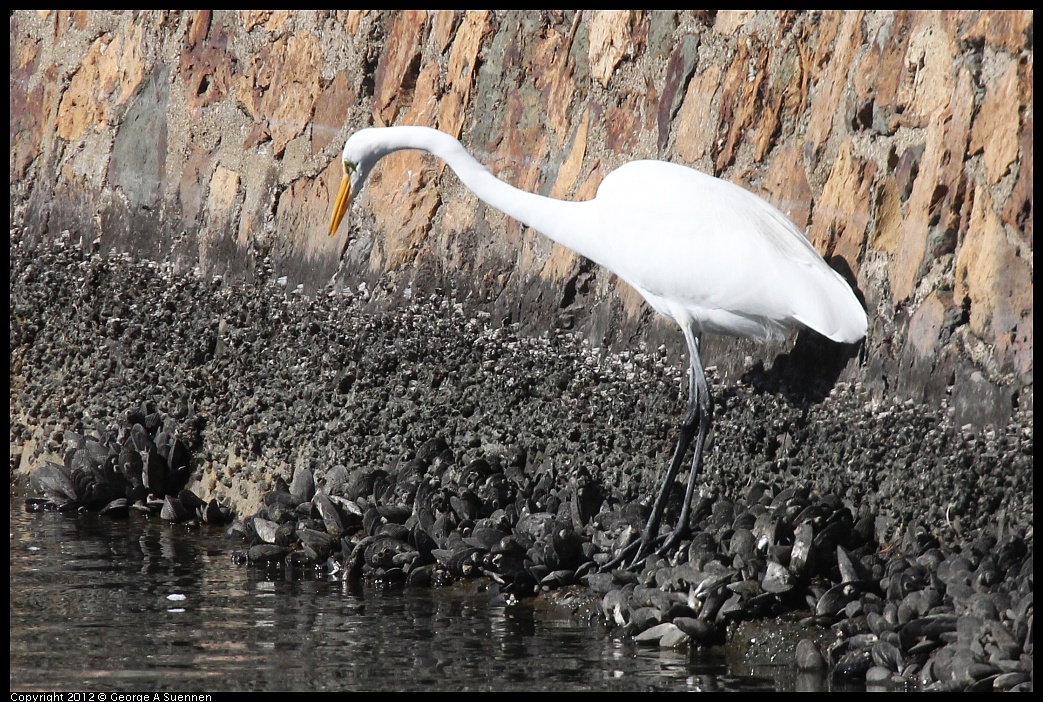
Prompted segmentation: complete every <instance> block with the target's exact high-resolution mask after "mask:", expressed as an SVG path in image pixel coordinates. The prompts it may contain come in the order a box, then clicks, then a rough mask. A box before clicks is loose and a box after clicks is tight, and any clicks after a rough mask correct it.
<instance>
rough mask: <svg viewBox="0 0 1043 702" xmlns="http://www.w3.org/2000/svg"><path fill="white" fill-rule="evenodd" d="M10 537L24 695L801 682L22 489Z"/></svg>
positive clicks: (15, 661)
mask: <svg viewBox="0 0 1043 702" xmlns="http://www.w3.org/2000/svg"><path fill="white" fill-rule="evenodd" d="M10 534H11V538H10V562H11V661H10V662H11V668H10V675H11V679H10V682H11V690H12V691H16V690H48V691H50V690H53V691H74V690H95V691H141V690H148V691H153V690H155V691H169V692H189V691H204V692H215V691H227V690H406V689H429V690H552V689H553V690H650V689H654V690H715V689H729V690H748V689H760V690H781V689H792V688H791V687H790V684H788V683H786V682H785V681H784V680H781V679H776V680H773V679H771V678H770V677H763V676H760V675H748V674H742V675H735V674H732V673H730V672H729V670H728V667H727V665H726V663H725V660H724V656H723V655H721V654H720V653H706V652H698V651H696V652H688V651H672V650H668V651H660V650H659V649H647V648H641V647H638V646H635V645H634V644H632V643H630V642H626V641H623V640H621V639H619V638H616V637H613V636H612V635H611V632H610V631H608V630H607V629H605V628H604V627H602V626H601V625H599V624H596V623H595V624H588V623H587V622H585V621H581V620H579V619H578V618H576V617H574V616H572V615H571V614H570V613H568V612H566V611H563V610H561V609H558V608H554V607H550V606H548V605H547V604H546V602H545V601H544V600H543V599H542V598H537V599H534V600H530V601H525V602H523V603H521V604H516V605H508V604H506V603H505V602H503V601H502V599H500V598H497V597H496V596H495V594H494V593H493V592H490V591H489V590H487V589H484V588H481V587H473V586H463V585H457V586H453V587H441V588H426V589H398V588H396V589H393V590H388V591H382V590H379V589H375V588H366V589H364V590H362V591H361V592H351V591H349V590H348V589H346V587H345V584H344V583H342V582H339V581H335V580H330V579H325V578H323V579H316V578H314V577H312V578H308V579H304V578H300V577H298V578H296V579H294V578H288V577H287V576H286V575H285V574H283V573H281V572H279V571H276V570H273V571H267V570H261V569H256V568H247V567H245V566H238V565H235V564H233V563H232V562H231V554H232V552H233V551H235V550H237V549H239V548H241V547H242V546H241V544H238V543H236V542H230V541H227V540H225V539H224V538H223V532H222V531H221V530H210V529H206V528H204V529H195V530H188V529H186V528H184V527H181V526H172V525H170V524H167V523H165V522H162V521H160V520H158V519H156V520H148V519H144V518H142V517H140V516H137V515H135V516H132V517H131V518H130V519H127V520H112V519H107V518H100V517H97V516H94V515H87V514H82V515H76V516H63V515H59V514H55V513H42V514H30V513H27V512H25V510H24V508H23V503H22V500H21V499H19V498H17V497H12V506H11V528H10ZM779 672H780V673H783V672H784V671H781V670H780V671H779Z"/></svg>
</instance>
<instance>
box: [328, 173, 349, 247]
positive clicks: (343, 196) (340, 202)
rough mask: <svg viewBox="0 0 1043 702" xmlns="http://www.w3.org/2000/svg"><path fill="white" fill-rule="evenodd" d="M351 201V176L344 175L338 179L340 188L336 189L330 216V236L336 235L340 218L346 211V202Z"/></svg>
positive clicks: (342, 217)
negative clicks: (335, 198)
mask: <svg viewBox="0 0 1043 702" xmlns="http://www.w3.org/2000/svg"><path fill="white" fill-rule="evenodd" d="M349 202H351V177H350V176H347V175H346V176H344V177H343V178H341V181H340V190H338V191H337V200H336V202H334V203H333V216H332V217H331V218H330V236H336V234H337V228H338V227H339V226H340V220H342V219H344V214H345V213H346V212H347V211H348V203H349Z"/></svg>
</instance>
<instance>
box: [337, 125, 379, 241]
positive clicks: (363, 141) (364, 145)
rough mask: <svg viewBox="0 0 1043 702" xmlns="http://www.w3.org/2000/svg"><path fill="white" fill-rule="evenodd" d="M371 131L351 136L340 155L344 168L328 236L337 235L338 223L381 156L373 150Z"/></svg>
mask: <svg viewBox="0 0 1043 702" xmlns="http://www.w3.org/2000/svg"><path fill="white" fill-rule="evenodd" d="M371 131H372V130H368V129H362V130H359V131H357V132H355V133H354V134H352V135H351V136H350V137H349V138H348V141H347V142H346V143H345V144H344V152H343V153H342V154H341V157H340V161H341V166H342V167H343V168H344V176H343V177H342V178H341V181H340V189H339V190H338V191H337V199H336V201H335V202H334V204H333V216H332V217H331V218H330V236H334V235H335V234H336V233H337V228H338V227H340V221H341V220H342V219H344V215H345V213H347V211H348V208H349V207H351V202H352V200H354V199H355V196H356V195H357V194H358V192H359V190H361V189H362V185H363V184H364V183H365V182H366V177H367V176H369V172H370V170H371V169H372V168H373V164H375V163H376V162H377V160H378V159H379V158H380V156H382V155H383V154H382V153H379V151H378V150H377V149H375V148H374V143H373V139H371V138H370V132H371Z"/></svg>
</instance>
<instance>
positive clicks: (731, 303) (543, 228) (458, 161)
mask: <svg viewBox="0 0 1043 702" xmlns="http://www.w3.org/2000/svg"><path fill="white" fill-rule="evenodd" d="M402 149H419V150H421V151H426V152H428V153H431V154H434V155H435V156H437V157H438V158H440V159H442V160H443V161H445V162H446V163H447V164H448V165H449V167H450V168H452V169H453V171H454V172H455V173H456V175H457V176H458V177H459V178H460V180H461V181H463V184H464V185H466V186H467V187H468V188H469V189H470V190H471V191H472V192H473V193H474V194H475V195H477V196H478V197H479V198H480V199H481V200H482V201H483V202H485V203H486V204H488V205H490V206H492V207H495V208H496V209H498V210H501V211H502V212H504V213H505V214H507V215H509V216H511V217H513V218H514V219H516V220H518V221H519V222H522V223H523V224H525V225H527V226H529V227H531V228H533V229H535V230H536V231H538V232H540V233H542V234H544V235H545V236H547V237H550V238H551V239H552V240H554V241H556V242H557V243H559V244H561V245H562V246H566V247H568V248H570V249H572V250H573V251H575V252H576V253H578V254H580V255H582V256H585V257H587V258H589V259H591V260H592V261H594V262H596V263H598V264H600V265H602V266H604V267H605V268H607V269H608V270H610V271H612V272H613V273H615V274H616V275H617V276H619V277H620V278H622V279H623V280H625V281H626V282H627V283H629V284H630V285H631V286H633V287H634V288H635V289H636V290H637V291H638V292H640V293H641V294H642V295H643V296H644V298H645V300H647V301H648V304H650V305H651V306H652V307H653V308H654V309H655V310H656V311H658V312H659V313H661V314H663V315H665V316H666V317H669V318H670V319H672V320H674V322H676V323H677V324H678V325H679V326H680V327H681V331H682V332H684V337H685V341H687V343H688V351H689V360H690V364H691V369H690V374H689V379H688V405H687V408H686V410H685V413H684V418H683V419H682V420H681V426H680V437H679V439H678V442H677V447H676V448H675V450H674V454H673V457H672V459H671V461H670V465H669V468H668V469H667V473H666V477H665V478H664V480H663V485H662V487H661V488H660V490H659V493H658V495H657V497H656V500H655V502H654V503H653V505H652V512H651V514H650V515H649V518H648V522H647V523H646V525H645V527H644V530H643V531H642V534H641V536H640V538H639V539H636V540H635V541H634V542H632V543H631V544H630V545H629V546H628V547H627V548H626V549H624V550H623V552H621V553H620V554H619V555H618V556H617V558H616V559H615V560H614V561H613V562H612V564H613V565H614V564H616V563H618V562H621V561H622V560H624V559H625V558H626V556H627V554H628V553H629V552H630V551H633V550H634V549H635V548H636V549H637V550H636V553H635V555H634V559H633V563H632V565H634V564H637V563H639V562H641V561H642V560H644V558H645V557H647V555H649V554H650V553H651V552H652V551H653V550H654V549H655V548H656V542H657V540H658V536H659V535H658V532H659V526H660V521H661V519H662V515H663V510H664V508H665V506H666V501H667V497H668V495H669V493H670V490H671V486H672V485H673V483H674V481H675V479H676V476H677V473H678V471H679V469H680V467H681V463H682V461H683V460H684V458H685V454H686V453H687V450H688V447H689V446H690V445H691V442H692V439H693V438H695V455H694V458H693V459H692V469H691V473H690V474H689V477H688V486H687V490H686V493H685V497H684V502H683V505H682V508H681V514H680V518H679V520H678V523H677V526H676V528H675V529H674V530H673V531H672V532H671V533H670V534H669V535H668V536H667V538H666V540H665V542H664V543H663V545H662V546H661V547H660V549H659V550H660V552H661V553H662V552H665V551H666V550H667V549H669V548H671V547H672V546H673V545H674V544H676V542H677V541H678V540H679V539H680V538H681V537H682V536H683V535H684V532H685V530H686V529H687V525H688V518H689V512H690V510H691V503H692V497H693V493H694V489H695V478H696V475H697V474H698V472H699V467H700V463H701V460H702V452H703V443H704V442H705V440H706V434H707V431H708V430H709V427H710V422H711V418H712V406H713V401H712V398H711V396H710V388H709V385H708V384H707V382H706V375H705V373H704V371H703V363H702V359H701V356H700V350H699V349H700V342H701V339H702V335H703V333H704V332H709V333H715V334H732V335H739V336H745V337H752V338H754V339H761V340H764V339H768V338H777V337H780V336H781V335H783V334H784V333H786V332H787V331H789V330H791V329H793V328H796V327H799V326H805V327H809V328H811V329H813V330H815V331H816V332H818V333H819V334H821V335H823V336H825V337H828V338H829V339H832V340H833V341H836V342H839V343H844V344H851V343H855V342H857V341H859V340H860V339H862V338H863V337H864V336H865V334H866V325H867V319H866V313H865V310H864V309H863V308H862V305H861V304H860V303H859V301H858V298H857V297H856V296H855V294H854V292H853V291H852V289H851V287H850V286H849V285H848V283H847V282H846V281H845V280H844V278H843V277H841V276H840V274H838V273H837V272H836V271H834V270H833V269H832V268H830V267H829V266H828V265H827V264H826V262H825V261H824V260H823V259H822V256H820V255H819V253H818V251H816V250H815V248H814V247H813V246H812V245H811V243H810V242H809V241H808V240H807V238H805V236H804V235H803V234H802V233H801V231H800V230H799V229H797V227H796V226H795V225H794V224H793V223H792V222H791V221H790V220H789V219H788V218H787V217H786V216H785V215H784V214H782V213H781V212H780V211H779V210H777V209H776V208H775V207H773V206H772V205H770V204H768V203H767V202H766V201H764V200H763V199H761V198H760V197H758V196H757V195H754V194H753V193H751V192H750V191H748V190H745V189H743V188H741V187H739V186H738V185H734V184H732V183H729V182H727V181H724V180H721V179H719V178H715V177H713V176H710V175H707V174H705V173H701V172H699V171H697V170H694V169H692V168H688V167H686V166H681V165H677V164H673V163H667V162H664V161H632V162H630V163H627V164H624V165H623V166H620V167H619V168H618V169H616V170H615V171H613V172H612V173H610V174H608V175H607V176H605V178H604V180H603V181H602V183H601V185H600V187H599V188H598V192H597V195H596V197H595V198H594V199H593V200H588V201H585V202H568V201H564V200H555V199H553V198H549V197H544V196H541V195H536V194H533V193H527V192H525V191H522V190H519V189H517V188H515V187H513V186H511V185H508V184H507V183H505V182H503V181H502V180H500V179H498V178H497V177H496V176H494V175H493V174H492V173H490V172H489V170H488V169H486V168H485V166H483V165H482V164H481V163H479V162H478V161H477V160H476V159H475V158H474V157H473V156H471V155H470V154H469V153H468V152H467V151H466V150H465V149H464V147H463V145H461V144H460V142H459V141H457V140H456V139H455V138H453V137H452V136H450V135H448V134H446V133H444V132H440V131H438V130H436V129H431V128H428V127H410V126H401V127H383V128H380V127H378V128H369V129H361V130H359V131H357V132H355V133H354V134H352V135H351V137H350V138H349V139H348V140H347V143H345V144H344V153H343V156H342V160H343V166H344V178H343V180H342V181H341V185H340V190H339V192H338V193H337V200H336V203H335V205H334V208H333V216H332V218H331V220H330V236H334V235H336V233H337V229H338V227H339V226H340V222H341V220H342V219H343V217H344V214H345V212H346V211H347V209H348V207H349V206H350V205H351V202H352V199H353V198H354V196H355V195H356V194H357V193H358V191H359V189H360V188H361V187H362V186H363V184H364V183H365V181H366V178H367V176H369V174H370V172H371V171H372V169H373V167H374V166H375V165H376V163H377V161H379V160H380V159H381V158H382V157H384V156H386V155H387V154H389V153H391V152H393V151H399V150H402Z"/></svg>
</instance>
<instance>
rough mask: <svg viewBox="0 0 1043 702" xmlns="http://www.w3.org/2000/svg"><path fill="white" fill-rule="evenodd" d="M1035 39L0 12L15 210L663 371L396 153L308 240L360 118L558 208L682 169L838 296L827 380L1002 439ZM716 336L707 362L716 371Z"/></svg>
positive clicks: (977, 15) (434, 19)
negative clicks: (426, 302) (342, 219)
mask: <svg viewBox="0 0 1043 702" xmlns="http://www.w3.org/2000/svg"><path fill="white" fill-rule="evenodd" d="M1031 34H1032V13H1031V11H958V12H955V11H954V12H940V11H939V12H915V13H914V12H903V11H868V12H863V11H851V12H806V13H801V12H790V11H777V12H754V11H721V12H710V11H690V12H672V11H580V12H575V13H574V12H571V11H547V12H536V11H492V12H490V11H468V12H425V11H412V12H391V11H388V12H371V11H353V10H352V11H338V12H332V13H303V12H300V13H298V12H287V11H250V12H247V11H242V12H213V13H212V12H211V11H198V12H165V11H164V12H147V13H100V12H47V11H35V12H30V11H25V12H14V13H12V16H11V18H10V38H11V59H12V67H11V71H12V76H11V82H10V84H11V89H10V94H11V95H10V96H11V135H12V136H11V159H10V176H11V209H10V219H11V222H12V224H13V225H14V226H16V227H22V228H24V229H25V231H26V233H27V235H28V236H30V237H49V238H53V237H55V236H57V235H58V234H59V233H60V232H61V231H62V230H66V229H68V230H70V231H71V232H72V233H73V234H75V235H83V236H86V237H87V238H88V239H93V238H95V237H97V236H99V235H100V236H102V237H103V249H104V250H106V251H108V250H109V249H116V250H130V251H132V252H135V253H136V254H138V255H142V256H145V257H147V258H150V259H155V260H170V261H173V262H175V263H176V264H177V265H179V266H182V267H191V266H194V265H199V266H201V267H202V269H203V270H204V271H205V272H208V273H226V274H232V275H233V276H244V277H246V278H247V279H249V278H250V277H251V276H253V275H255V274H256V270H257V267H258V265H259V264H260V262H262V261H264V260H265V258H266V257H270V260H271V261H273V262H274V265H275V267H276V269H277V270H279V271H280V272H281V273H283V274H285V275H287V276H288V277H289V279H290V283H291V286H292V285H296V284H298V283H303V284H304V285H305V289H306V290H309V291H310V290H315V289H316V288H319V287H321V286H322V285H324V284H325V283H326V282H327V281H328V280H329V279H330V277H331V276H337V277H338V278H339V279H340V280H342V281H345V282H350V283H351V284H352V285H353V286H354V285H357V284H358V283H359V282H366V283H367V285H368V287H369V288H370V290H382V291H384V293H383V294H381V295H377V296H375V298H374V301H373V303H372V304H373V305H382V304H398V303H400V302H401V300H402V298H403V296H404V295H405V294H410V293H415V292H424V291H433V290H436V289H445V290H449V289H456V290H458V291H459V292H460V294H461V296H463V295H470V296H471V298H472V299H473V300H474V301H475V302H476V304H479V305H481V306H483V307H484V308H485V309H486V310H487V311H489V312H490V313H492V314H493V315H494V318H495V319H504V318H509V319H511V320H513V321H516V322H523V323H524V325H525V327H524V329H525V330H527V331H529V332H540V331H544V330H546V329H547V328H548V327H550V326H552V325H554V324H557V325H559V326H575V327H576V328H578V329H579V330H581V331H583V332H584V333H585V334H586V335H587V336H588V338H590V339H592V340H593V341H594V342H595V343H596V344H598V345H601V344H603V343H609V344H612V343H616V344H618V345H622V344H626V343H629V342H630V341H631V340H633V339H634V338H635V337H638V338H644V339H646V340H647V341H649V342H650V343H651V344H654V345H658V344H659V343H661V342H665V343H667V344H668V345H669V348H670V349H672V350H674V351H676V352H677V354H678V355H680V353H681V352H682V351H683V344H682V343H681V341H680V339H679V335H677V334H676V333H675V331H674V330H673V329H671V328H670V327H669V326H668V325H664V324H660V323H659V322H654V321H650V320H652V319H653V317H652V316H651V315H649V314H647V312H646V310H647V308H646V307H645V306H644V304H643V303H642V301H641V299H640V297H639V296H638V295H637V293H636V292H634V291H633V290H630V289H629V288H627V286H626V285H625V284H622V283H621V282H620V281H618V280H617V279H615V278H614V276H612V275H611V274H609V273H607V272H606V271H604V270H601V269H599V268H597V267H592V266H591V265H590V264H589V262H587V261H585V260H582V259H580V258H579V257H577V256H575V255H574V254H572V252H570V251H567V250H564V249H562V248H560V247H558V246H556V245H553V244H551V243H550V242H548V241H547V240H545V239H543V238H542V237H540V236H539V235H538V234H536V233H534V232H532V231H528V230H526V229H524V228H523V227H522V226H521V225H519V224H518V223H516V222H514V221H512V220H509V219H507V218H505V217H504V216H503V215H501V214H500V213H498V212H496V211H493V210H491V209H488V208H486V207H484V206H483V205H482V204H481V203H479V202H478V201H477V199H476V198H475V197H474V196H473V195H471V194H470V193H469V192H468V191H467V190H466V189H465V188H463V186H462V185H461V184H460V183H459V182H458V181H457V180H456V178H455V176H454V175H452V173H451V172H450V171H449V170H448V169H446V168H444V167H443V165H442V164H441V163H439V162H437V161H435V160H434V159H432V158H430V157H427V156H424V155H421V154H419V153H415V152H406V153H400V154H396V155H395V156H394V157H391V158H388V159H385V160H384V161H382V162H381V164H380V167H379V168H378V172H377V173H376V174H375V176H374V177H373V178H372V179H371V182H370V183H369V185H368V196H364V197H363V199H362V200H363V205H364V207H362V208H359V209H358V212H363V213H364V214H363V215H362V217H361V219H357V218H356V219H355V220H354V221H352V222H351V239H350V241H349V242H347V243H345V239H346V235H345V234H344V233H342V234H341V237H340V238H338V239H330V238H329V237H328V236H326V227H325V225H326V222H327V221H328V216H329V210H330V203H331V198H332V194H331V190H335V188H336V183H337V179H338V178H339V176H340V173H339V164H338V163H337V161H338V159H337V155H338V154H339V151H340V148H341V146H342V145H343V142H344V139H345V138H346V137H347V135H348V134H349V133H350V132H351V131H353V130H354V129H356V128H358V127H362V126H367V125H369V124H373V123H375V124H425V125H430V126H435V127H438V128H440V129H442V130H444V131H447V132H449V133H451V134H454V135H456V136H458V137H460V138H461V140H462V141H463V142H464V144H465V145H467V146H468V148H469V149H471V151H472V152H473V153H474V154H475V155H476V156H477V157H478V158H479V159H480V160H481V161H483V162H484V163H486V164H487V165H488V166H489V167H490V169H491V170H492V171H493V172H494V173H497V174H498V175H499V176H500V177H502V178H504V179H505V180H507V181H509V182H510V183H512V184H514V185H516V186H517V187H520V188H524V189H527V190H534V191H539V192H541V193H544V194H548V195H552V196H554V197H562V198H571V199H585V198H589V197H591V196H593V194H594V193H595V192H596V189H597V186H598V184H599V183H600V181H601V179H602V178H603V177H604V175H605V174H607V173H608V172H610V171H611V170H612V169H613V168H615V167H616V166H618V165H620V164H622V163H624V162H626V161H628V160H631V159H634V158H662V159H667V160H673V161H678V162H681V163H686V164H689V165H692V166H694V167H697V168H700V169H703V170H706V171H709V172H711V173H714V174H715V175H719V176H720V177H722V178H725V179H728V180H732V181H735V182H739V183H742V184H743V185H745V186H747V187H749V188H751V189H752V190H754V191H756V192H758V193H760V194H762V195H763V196H764V197H766V198H767V199H768V200H770V201H772V202H773V203H774V204H776V205H778V206H779V207H780V208H781V209H782V210H784V211H785V212H787V213H789V215H790V216H791V217H792V218H793V219H794V221H796V222H797V223H798V225H800V226H806V227H807V230H808V234H809V237H810V239H811V240H812V242H813V243H814V244H815V245H816V247H817V248H818V249H819V251H821V252H822V253H823V254H824V255H825V256H826V258H827V260H832V261H833V264H834V265H835V266H837V267H838V268H840V269H841V270H845V271H847V272H850V274H851V277H852V278H853V279H854V280H857V283H858V287H859V290H860V292H861V294H862V295H863V296H864V298H865V301H866V305H867V308H868V311H869V315H870V320H871V325H870V333H869V337H868V340H867V343H866V348H865V354H864V357H865V359H866V363H865V366H864V367H863V368H861V369H855V368H851V369H848V371H847V372H846V377H848V378H852V377H856V376H861V379H862V380H864V381H865V383H866V385H867V386H868V387H869V388H870V389H871V391H872V392H873V393H874V395H875V396H876V397H877V398H883V397H885V396H891V395H897V396H899V397H901V398H908V399H913V400H916V401H923V402H926V403H927V404H929V405H933V406H938V405H939V403H940V402H941V400H942V399H943V398H946V397H950V396H951V399H952V403H953V407H954V408H955V411H956V413H957V420H956V421H957V422H958V423H959V424H964V423H969V424H973V425H977V426H984V425H987V424H993V425H1002V424H1004V423H1005V422H1006V421H1007V419H1008V418H1009V417H1010V415H1011V413H1012V412H1013V411H1014V409H1016V408H1017V407H1022V408H1024V407H1026V406H1028V407H1031V405H1032V395H1033V392H1032V388H1033V383H1032V319H1033V305H1032V285H1031V283H1032V265H1031V260H1032V241H1033V237H1032V200H1033V197H1032V192H1033V188H1032V87H1031V86H1032V65H1033V62H1032V56H1033V53H1032V41H1031ZM407 291H408V293H407ZM731 345H733V342H728V341H719V342H713V343H712V344H711V347H710V350H709V352H708V354H707V355H708V357H709V359H710V362H711V363H714V362H716V363H717V364H718V367H719V369H720V370H721V372H722V373H724V374H725V375H730V374H732V373H734V372H735V371H736V370H737V369H739V368H741V365H742V364H741V358H742V355H743V354H735V353H724V351H725V350H726V349H727V348H728V347H729V346H731ZM775 352H777V349H769V351H768V353H769V354H774V353H775ZM758 353H760V352H759V351H758ZM766 357H770V356H766Z"/></svg>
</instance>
